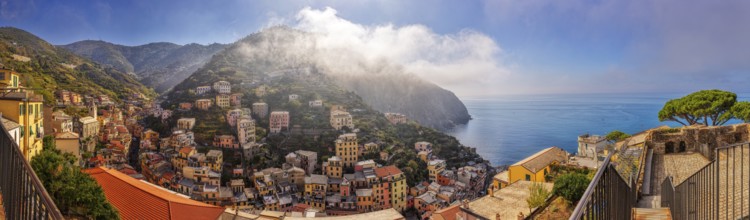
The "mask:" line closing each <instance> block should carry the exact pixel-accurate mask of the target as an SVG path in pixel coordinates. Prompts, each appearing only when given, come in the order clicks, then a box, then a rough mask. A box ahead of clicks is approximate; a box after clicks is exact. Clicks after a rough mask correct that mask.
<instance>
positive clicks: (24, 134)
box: [0, 73, 44, 160]
mask: <svg viewBox="0 0 750 220" xmlns="http://www.w3.org/2000/svg"><path fill="white" fill-rule="evenodd" d="M3 74H5V73H3ZM11 75H12V74H11ZM43 101H44V99H43V98H42V96H40V95H35V94H34V93H32V92H30V91H21V92H4V93H2V94H0V112H2V114H3V117H5V118H7V119H8V120H11V121H13V122H15V123H18V124H19V125H20V126H21V127H20V135H21V138H20V143H21V144H20V145H19V146H18V147H20V148H21V151H22V152H23V155H24V157H25V158H26V159H27V160H31V158H32V157H34V156H36V155H37V154H39V153H40V152H41V151H42V137H44V125H43V123H42V121H43V120H42V119H43V114H42V112H43V107H44V106H43Z"/></svg>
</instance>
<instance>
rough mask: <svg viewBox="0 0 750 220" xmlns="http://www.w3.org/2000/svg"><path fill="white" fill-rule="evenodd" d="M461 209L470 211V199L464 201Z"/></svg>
mask: <svg viewBox="0 0 750 220" xmlns="http://www.w3.org/2000/svg"><path fill="white" fill-rule="evenodd" d="M461 207H463V208H464V209H469V200H468V199H464V200H462V201H461Z"/></svg>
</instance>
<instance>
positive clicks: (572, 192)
mask: <svg viewBox="0 0 750 220" xmlns="http://www.w3.org/2000/svg"><path fill="white" fill-rule="evenodd" d="M589 182H590V180H589V178H588V177H586V175H585V174H581V173H568V174H563V175H560V177H558V178H557V180H555V186H554V187H553V189H552V191H553V193H554V194H555V195H557V196H561V197H563V198H565V199H567V200H568V201H571V202H576V201H578V200H580V199H581V196H583V193H584V192H585V191H586V187H588V185H589Z"/></svg>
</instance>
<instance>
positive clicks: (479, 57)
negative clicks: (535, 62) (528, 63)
mask: <svg viewBox="0 0 750 220" xmlns="http://www.w3.org/2000/svg"><path fill="white" fill-rule="evenodd" d="M292 26H293V27H294V28H297V29H300V30H303V31H307V32H310V33H313V34H314V36H316V37H315V38H314V42H315V48H316V49H317V50H318V51H319V52H321V53H326V54H325V55H326V56H322V57H325V58H326V59H325V60H322V62H323V63H326V64H328V66H329V67H331V68H333V69H337V70H340V71H354V72H356V69H353V68H356V67H355V66H356V65H352V64H353V63H354V62H362V60H364V61H365V62H366V63H365V64H364V65H373V64H379V63H383V62H384V61H385V63H395V64H397V65H400V66H402V68H403V70H405V71H406V72H407V73H413V74H416V75H418V76H420V77H421V78H423V79H425V80H428V81H432V82H434V83H436V84H438V85H440V86H443V87H446V88H448V89H449V90H452V91H454V92H456V93H458V94H468V93H470V92H478V91H482V92H486V90H479V89H477V88H479V87H485V88H490V87H491V86H492V85H493V84H494V83H495V82H497V81H499V80H502V79H503V78H505V77H506V76H508V75H509V74H510V70H509V68H508V67H507V66H504V64H503V63H502V62H501V61H500V58H501V53H502V49H501V48H500V47H499V46H498V45H497V43H495V41H494V40H493V39H491V38H490V37H488V36H487V35H485V34H482V33H479V32H476V31H472V30H462V31H460V32H458V33H453V34H438V33H435V32H434V31H432V30H431V29H430V28H428V27H426V26H423V25H418V24H415V25H406V26H400V27H397V26H394V25H392V24H382V25H363V24H357V23H354V22H352V21H349V20H346V19H344V18H341V17H339V16H338V15H337V12H336V10H335V9H333V8H325V9H323V10H316V9H311V8H304V9H302V10H300V11H299V13H297V15H296V22H295V23H294V24H292ZM341 64H343V65H341ZM366 74H367V73H366Z"/></svg>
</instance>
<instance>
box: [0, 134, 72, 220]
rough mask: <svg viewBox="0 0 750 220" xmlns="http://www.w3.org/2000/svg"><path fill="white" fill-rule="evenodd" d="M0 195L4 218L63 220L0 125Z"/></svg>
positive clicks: (14, 143)
mask: <svg viewBox="0 0 750 220" xmlns="http://www.w3.org/2000/svg"><path fill="white" fill-rule="evenodd" d="M0 129H2V131H0V194H1V195H2V198H3V208H4V209H5V210H4V211H5V217H6V218H7V219H63V216H62V214H61V213H60V210H58V209H57V206H55V203H54V202H53V201H52V198H51V197H50V196H49V194H47V191H46V190H45V189H44V186H43V185H42V182H41V181H39V178H38V177H37V176H36V174H35V173H34V170H32V169H31V165H30V164H29V162H28V161H26V159H24V156H23V154H22V153H21V150H20V149H19V148H18V145H17V144H16V142H15V141H14V140H13V139H12V138H11V136H10V134H9V133H8V130H6V129H5V126H4V125H3V124H2V123H0Z"/></svg>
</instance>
